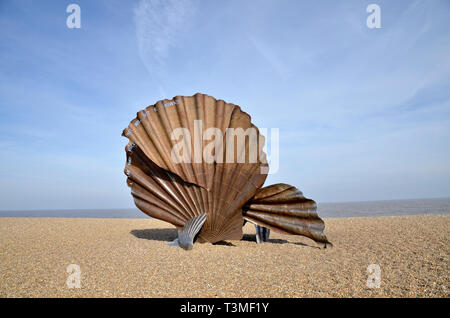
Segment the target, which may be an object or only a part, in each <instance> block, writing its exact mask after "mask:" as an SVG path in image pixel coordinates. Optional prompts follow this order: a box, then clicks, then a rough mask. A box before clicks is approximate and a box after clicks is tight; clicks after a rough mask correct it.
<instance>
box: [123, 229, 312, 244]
mask: <svg viewBox="0 0 450 318" xmlns="http://www.w3.org/2000/svg"><path fill="white" fill-rule="evenodd" d="M130 234H132V235H134V236H135V237H137V238H139V239H144V240H150V241H162V242H172V241H173V240H174V239H176V238H177V237H178V232H177V229H146V230H132V231H131V232H130ZM242 241H248V242H254V243H255V244H256V235H255V234H244V236H243V237H242ZM267 243H269V244H292V245H301V246H307V247H312V248H318V249H320V247H318V246H313V245H309V244H305V243H302V242H289V241H287V240H282V239H269V240H268V241H267V242H265V243H264V244H267ZM213 245H223V246H233V247H235V246H236V245H234V244H233V243H231V242H226V241H220V242H217V243H214V244H213Z"/></svg>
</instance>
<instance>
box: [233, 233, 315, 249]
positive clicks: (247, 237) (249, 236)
mask: <svg viewBox="0 0 450 318" xmlns="http://www.w3.org/2000/svg"><path fill="white" fill-rule="evenodd" d="M242 240H243V241H249V242H255V243H256V234H244V236H243V237H242ZM266 243H272V244H292V245H300V246H307V247H312V248H318V249H320V247H319V246H314V245H309V244H306V243H302V242H289V241H287V240H282V239H269V240H268V241H267V242H264V243H263V244H266Z"/></svg>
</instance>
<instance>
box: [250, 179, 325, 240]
mask: <svg viewBox="0 0 450 318" xmlns="http://www.w3.org/2000/svg"><path fill="white" fill-rule="evenodd" d="M316 209H317V205H316V202H314V201H313V200H311V199H307V198H305V197H304V196H303V194H302V193H301V192H300V191H299V190H298V189H297V188H296V187H294V186H291V185H288V184H284V183H279V184H274V185H271V186H268V187H264V188H262V189H259V190H258V191H257V192H256V194H255V196H254V197H253V199H252V200H250V202H249V203H247V204H246V206H245V207H244V219H245V220H247V221H249V222H252V223H255V224H257V225H259V226H263V227H266V228H269V229H271V230H274V231H275V232H279V233H283V234H294V235H302V236H306V237H308V238H310V239H312V240H314V241H316V242H320V243H325V244H331V243H330V242H329V241H328V239H327V237H326V236H325V234H324V232H323V231H324V229H325V223H324V222H323V221H322V219H321V218H320V217H319V216H318V215H317V211H316Z"/></svg>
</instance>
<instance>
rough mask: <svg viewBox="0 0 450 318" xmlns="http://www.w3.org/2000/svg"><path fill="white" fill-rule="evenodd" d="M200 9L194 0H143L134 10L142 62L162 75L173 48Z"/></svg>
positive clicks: (155, 72)
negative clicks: (197, 9)
mask: <svg viewBox="0 0 450 318" xmlns="http://www.w3.org/2000/svg"><path fill="white" fill-rule="evenodd" d="M195 11H196V4H195V3H194V2H193V1H191V0H142V1H140V2H139V4H138V5H137V6H136V8H135V10H134V21H135V25H136V37H137V45H138V49H139V54H140V57H141V59H142V62H143V63H144V64H145V66H146V67H147V69H148V71H149V72H150V74H151V75H152V76H155V75H156V76H158V75H161V74H160V73H161V72H163V71H164V68H165V63H166V59H167V57H168V55H169V53H170V50H171V49H172V48H174V47H177V42H178V41H179V40H180V37H181V36H182V34H183V32H186V28H187V26H188V25H189V20H190V19H191V18H192V17H193V15H194V13H195Z"/></svg>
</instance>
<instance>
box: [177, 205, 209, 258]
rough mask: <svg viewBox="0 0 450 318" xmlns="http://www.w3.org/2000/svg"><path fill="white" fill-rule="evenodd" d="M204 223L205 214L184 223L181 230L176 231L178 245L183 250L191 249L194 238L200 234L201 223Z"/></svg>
mask: <svg viewBox="0 0 450 318" xmlns="http://www.w3.org/2000/svg"><path fill="white" fill-rule="evenodd" d="M205 221H206V213H203V214H202V215H198V216H196V217H193V218H192V219H190V220H189V221H187V222H186V224H185V225H184V227H183V229H182V230H181V231H178V244H179V245H180V246H181V247H182V248H184V249H191V248H192V245H193V243H194V238H195V236H196V235H197V233H198V232H200V230H201V228H202V226H203V223H205Z"/></svg>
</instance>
